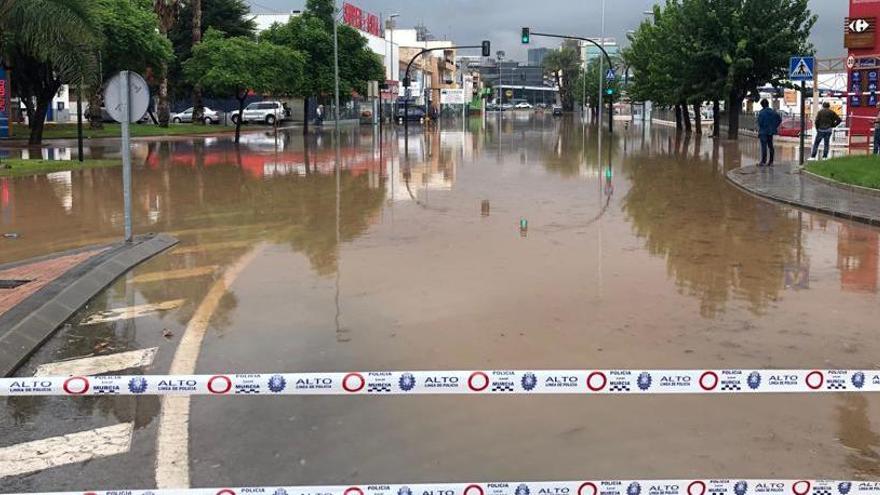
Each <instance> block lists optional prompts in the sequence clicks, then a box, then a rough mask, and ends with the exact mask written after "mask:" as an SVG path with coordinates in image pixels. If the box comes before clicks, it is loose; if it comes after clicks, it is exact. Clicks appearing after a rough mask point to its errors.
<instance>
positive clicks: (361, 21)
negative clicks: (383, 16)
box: [342, 3, 384, 38]
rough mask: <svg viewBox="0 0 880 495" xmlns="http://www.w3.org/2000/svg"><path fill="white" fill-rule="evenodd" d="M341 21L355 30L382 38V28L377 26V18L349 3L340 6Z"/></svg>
mask: <svg viewBox="0 0 880 495" xmlns="http://www.w3.org/2000/svg"><path fill="white" fill-rule="evenodd" d="M342 20H343V22H345V23H346V24H348V25H349V26H351V27H353V28H355V29H358V30H361V31H363V32H365V33H370V34H372V35H373V36H378V37H380V38H382V37H384V36H383V33H382V27H381V26H380V25H379V24H380V22H379V16H377V15H376V14H371V13H369V12H364V11H363V10H361V9H360V8H359V7H356V6H354V5H352V4H350V3H344V4H342Z"/></svg>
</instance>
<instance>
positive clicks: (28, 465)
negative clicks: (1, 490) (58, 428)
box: [0, 423, 134, 478]
mask: <svg viewBox="0 0 880 495" xmlns="http://www.w3.org/2000/svg"><path fill="white" fill-rule="evenodd" d="M133 430H134V423H121V424H118V425H113V426H107V427H104V428H97V429H94V430H88V431H81V432H77V433H71V434H68V435H62V436H60V437H52V438H45V439H43V440H35V441H33V442H27V443H20V444H17V445H11V446H9V447H3V448H0V478H5V477H7V476H16V475H20V474H27V473H34V472H37V471H42V470H44V469H49V468H53V467H58V466H64V465H67V464H74V463H77V462H85V461H90V460H92V459H97V458H101V457H107V456H111V455H116V454H124V453H126V452H128V450H129V448H130V447H131V434H132V431H133Z"/></svg>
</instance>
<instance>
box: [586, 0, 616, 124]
mask: <svg viewBox="0 0 880 495" xmlns="http://www.w3.org/2000/svg"><path fill="white" fill-rule="evenodd" d="M599 43H601V44H602V46H601V48H602V51H603V52H604V51H605V48H604V46H605V0H602V38H600V39H599ZM606 56H607V53H606ZM608 67H609V68H610V67H611V60H608ZM584 79H586V77H584ZM604 83H605V74H604V73H603V71H602V57H599V120H598V124H599V127H600V128H601V127H602V93H603V92H604V89H605V88H603V85H604ZM608 112H609V113H610V114H611V115H610V116H609V118H608V131H609V132H612V131H613V127H614V120H613V119H614V108H613V107H610V105H609V108H608Z"/></svg>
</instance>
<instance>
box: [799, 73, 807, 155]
mask: <svg viewBox="0 0 880 495" xmlns="http://www.w3.org/2000/svg"><path fill="white" fill-rule="evenodd" d="M806 88H807V83H806V82H805V81H801V151H800V153H799V160H800V165H801V166H802V167H803V166H804V133H805V132H806V128H807V115H806V112H807V107H806V103H807V100H806V98H805V96H806Z"/></svg>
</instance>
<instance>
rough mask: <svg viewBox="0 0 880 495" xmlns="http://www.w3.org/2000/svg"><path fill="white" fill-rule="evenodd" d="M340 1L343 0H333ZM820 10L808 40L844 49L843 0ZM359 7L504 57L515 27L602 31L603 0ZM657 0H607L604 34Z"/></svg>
mask: <svg viewBox="0 0 880 495" xmlns="http://www.w3.org/2000/svg"><path fill="white" fill-rule="evenodd" d="M245 1H246V2H247V3H248V4H250V5H251V10H252V11H253V12H254V13H268V12H287V11H290V10H298V9H302V8H303V5H304V4H305V0H245ZM338 1H340V2H342V0H338ZM809 2H810V8H811V9H812V10H813V12H814V13H815V14H817V15H818V16H819V21H818V22H817V24H816V27H814V28H813V34H812V42H813V44H814V45H815V46H816V48H817V49H818V52H819V56H820V57H836V56H841V55H843V54H844V49H843V32H842V31H843V18H844V17H846V15H847V5H848V2H846V1H844V0H809ZM351 3H352V4H354V5H357V6H358V7H360V8H361V9H363V10H365V11H369V12H373V13H376V14H386V15H387V14H389V13H399V14H400V17H399V18H398V19H397V25H398V27H401V28H404V27H413V26H414V25H415V24H417V23H419V22H423V23H424V24H425V25H426V26H427V27H428V29H430V30H431V32H432V33H433V34H434V35H435V36H437V38H439V39H444V38H446V39H450V40H454V41H456V42H458V43H463V44H464V43H467V44H479V42H480V40H483V39H490V40H492V52H493V53H494V52H495V51H497V50H499V49H500V50H504V51H505V52H506V53H507V56H508V57H512V58H514V59H517V60H521V61H525V60H526V48H525V47H524V46H523V45H521V44H520V43H519V34H520V33H519V29H520V27H522V26H526V25H527V26H531V27H532V29H534V30H541V31H549V32H559V33H564V34H574V35H586V36H599V34H600V33H601V32H602V15H601V13H602V0H433V1H428V0H351ZM655 3H657V0H607V3H606V13H605V33H606V36H610V37H614V38H617V40H618V42H625V40H626V31H627V30H629V29H634V28H635V27H636V26H638V24H639V22H641V21H642V19H644V15H643V14H642V12H643V11H644V10H646V9H649V8H650V7H651V6H652V5H654V4H655ZM557 45H558V42H554V41H552V40H547V39H543V40H541V39H538V38H534V39H533V40H532V44H531V45H530V46H533V47H537V46H550V47H553V46H557Z"/></svg>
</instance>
